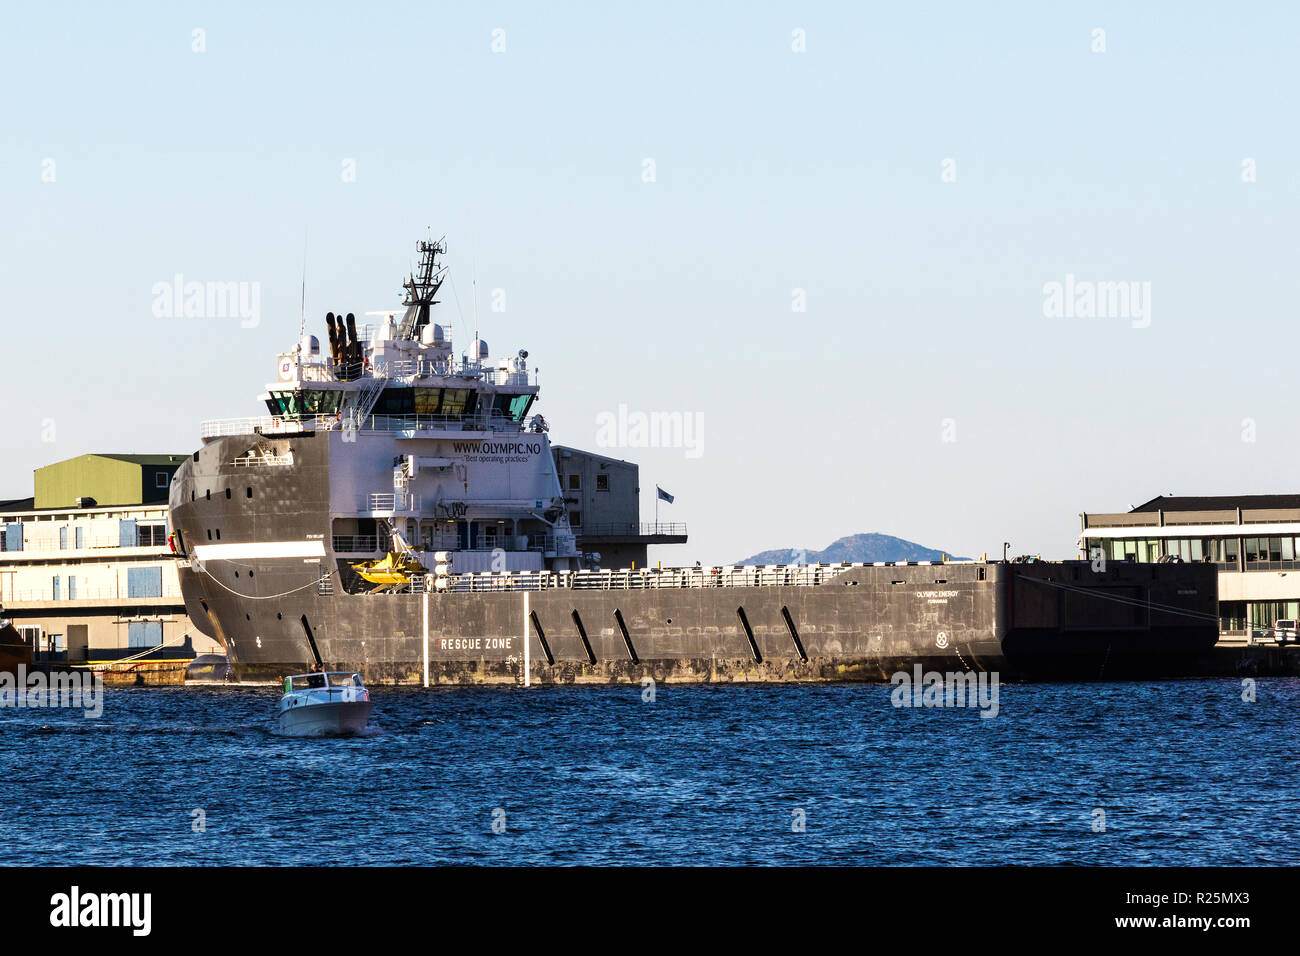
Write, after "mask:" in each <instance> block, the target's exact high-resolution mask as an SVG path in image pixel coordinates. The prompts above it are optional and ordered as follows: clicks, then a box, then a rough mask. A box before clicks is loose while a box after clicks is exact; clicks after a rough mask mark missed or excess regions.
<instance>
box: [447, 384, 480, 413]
mask: <svg viewBox="0 0 1300 956" xmlns="http://www.w3.org/2000/svg"><path fill="white" fill-rule="evenodd" d="M477 400H478V392H472V391H470V390H469V389H468V388H445V389H443V390H442V411H441V412H439V414H440V415H448V416H452V417H455V416H458V415H472V414H473V413H474V403H475V402H476V401H477Z"/></svg>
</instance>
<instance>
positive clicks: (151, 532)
mask: <svg viewBox="0 0 1300 956" xmlns="http://www.w3.org/2000/svg"><path fill="white" fill-rule="evenodd" d="M135 537H136V541H135V543H136V547H138V548H161V547H164V546H165V545H166V544H167V527H166V525H161V524H142V525H137V526H136V531H135Z"/></svg>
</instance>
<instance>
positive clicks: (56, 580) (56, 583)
mask: <svg viewBox="0 0 1300 956" xmlns="http://www.w3.org/2000/svg"><path fill="white" fill-rule="evenodd" d="M58 599H59V576H58V575H57V574H56V575H54V600H56V601H57V600H58Z"/></svg>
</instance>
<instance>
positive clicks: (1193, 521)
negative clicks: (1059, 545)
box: [1079, 495, 1300, 636]
mask: <svg viewBox="0 0 1300 956" xmlns="http://www.w3.org/2000/svg"><path fill="white" fill-rule="evenodd" d="M1080 517H1081V524H1082V530H1081V532H1080V536H1079V548H1080V550H1081V551H1082V552H1083V553H1084V555H1085V556H1093V555H1094V554H1095V549H1098V548H1100V549H1101V553H1102V554H1104V555H1105V557H1106V559H1107V560H1110V561H1158V560H1160V559H1162V558H1166V559H1168V558H1170V557H1177V558H1178V559H1180V560H1182V561H1200V562H1206V563H1210V564H1214V565H1215V566H1216V567H1218V569H1219V629H1220V631H1222V632H1223V633H1224V634H1225V635H1241V636H1245V635H1246V634H1247V633H1249V632H1250V631H1258V630H1263V629H1266V628H1270V627H1272V626H1273V622H1274V621H1278V620H1282V619H1294V618H1297V617H1300V554H1298V552H1300V548H1298V543H1300V495H1233V496H1213V497H1175V496H1162V497H1159V498H1152V499H1151V500H1150V501H1148V502H1147V503H1146V504H1143V505H1139V506H1138V507H1136V508H1134V509H1133V510H1131V511H1126V512H1121V513H1114V514H1088V513H1085V514H1083V515H1081V516H1080Z"/></svg>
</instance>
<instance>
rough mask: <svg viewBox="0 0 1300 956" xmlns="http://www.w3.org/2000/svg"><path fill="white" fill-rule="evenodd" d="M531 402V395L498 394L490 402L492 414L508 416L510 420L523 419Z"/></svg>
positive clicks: (518, 420) (517, 420)
mask: <svg viewBox="0 0 1300 956" xmlns="http://www.w3.org/2000/svg"><path fill="white" fill-rule="evenodd" d="M532 403H533V396H532V395H498V396H496V400H495V401H494V402H493V403H492V412H493V414H494V415H501V416H502V417H506V416H509V418H510V420H511V421H516V422H520V421H523V419H524V416H525V415H527V414H528V406H529V405H531V404H532Z"/></svg>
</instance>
